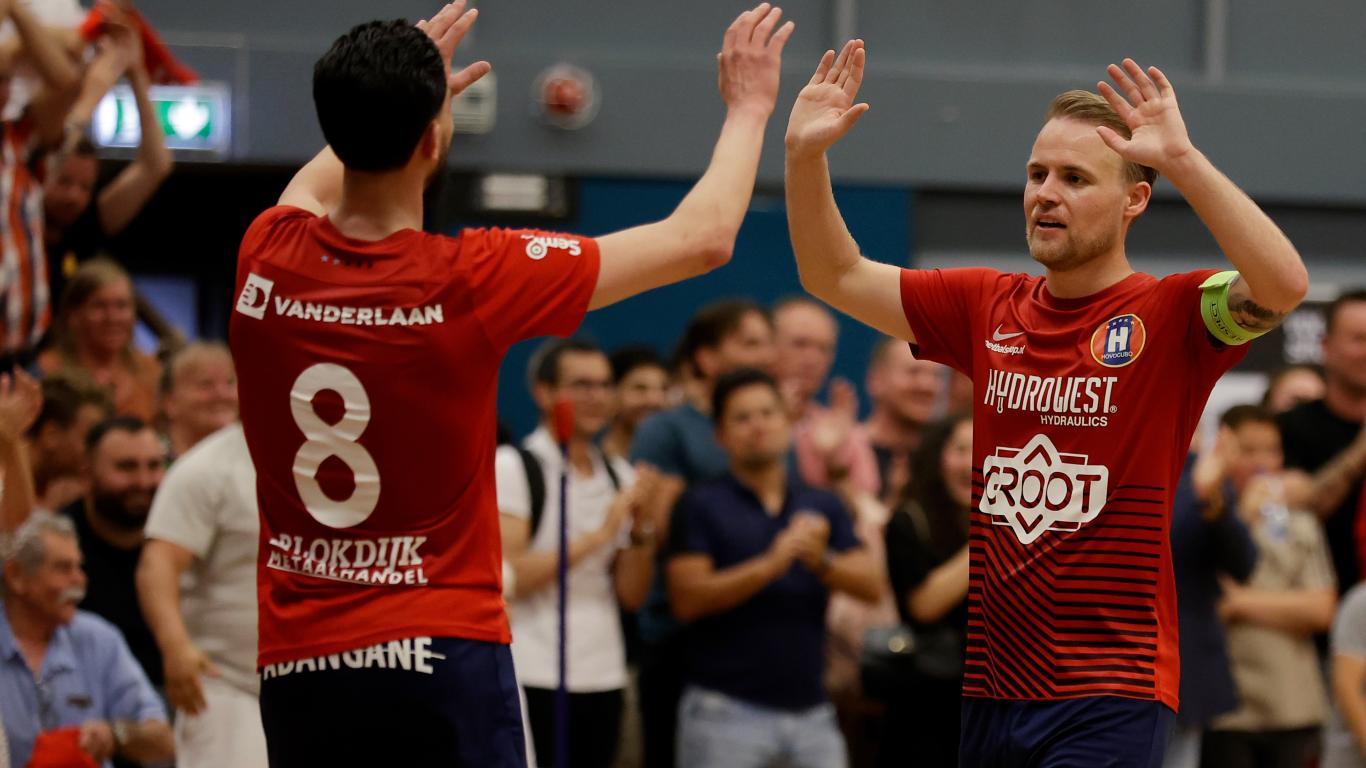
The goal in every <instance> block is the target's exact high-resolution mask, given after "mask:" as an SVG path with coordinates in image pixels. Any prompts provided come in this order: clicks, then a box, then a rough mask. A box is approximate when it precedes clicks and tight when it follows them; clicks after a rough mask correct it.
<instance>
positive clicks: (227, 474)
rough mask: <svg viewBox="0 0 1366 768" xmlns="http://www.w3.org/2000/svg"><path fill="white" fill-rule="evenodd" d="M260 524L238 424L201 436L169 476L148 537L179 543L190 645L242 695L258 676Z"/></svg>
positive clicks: (255, 688)
mask: <svg viewBox="0 0 1366 768" xmlns="http://www.w3.org/2000/svg"><path fill="white" fill-rule="evenodd" d="M260 530H261V523H260V518H259V517H258V512H257V507H256V469H255V467H253V466H252V463H251V455H250V454H248V453H247V441H246V438H245V437H244V436H243V435H242V426H241V425H240V424H233V425H230V426H227V427H224V428H223V429H220V430H219V431H217V432H215V433H213V434H212V435H209V436H208V437H206V438H204V439H203V440H202V441H200V442H199V443H198V444H196V445H195V446H194V447H193V448H191V449H190V450H189V451H188V452H187V453H186V454H185V455H184V456H181V457H180V458H179V459H177V460H176V462H175V463H174V464H172V465H171V468H170V469H169V470H167V471H166V477H165V478H164V479H163V480H162V481H161V487H160V488H159V489H158V490H157V494H156V497H155V498H154V499H153V500H152V510H151V512H150V513H149V514H148V516H147V527H146V532H147V538H149V539H161V540H163V541H168V542H171V543H172V544H178V545H180V546H182V547H184V548H186V549H188V550H190V551H191V552H193V553H194V556H195V562H194V565H192V566H191V567H190V570H189V571H187V572H186V573H185V577H184V578H183V579H182V581H181V585H180V586H181V590H182V592H181V608H182V612H183V615H184V617H185V627H186V629H188V630H189V633H190V639H191V640H193V641H194V643H195V645H197V646H199V648H200V650H202V651H204V653H206V654H208V656H209V658H211V659H213V662H214V663H215V664H217V665H218V667H219V669H221V670H222V672H223V679H224V681H225V682H228V683H230V684H232V685H234V686H237V687H238V688H241V689H242V690H244V691H248V692H250V693H253V694H255V693H256V692H257V691H258V690H259V683H258V681H257V677H256V611H257V601H256V550H257V538H258V536H259V535H260Z"/></svg>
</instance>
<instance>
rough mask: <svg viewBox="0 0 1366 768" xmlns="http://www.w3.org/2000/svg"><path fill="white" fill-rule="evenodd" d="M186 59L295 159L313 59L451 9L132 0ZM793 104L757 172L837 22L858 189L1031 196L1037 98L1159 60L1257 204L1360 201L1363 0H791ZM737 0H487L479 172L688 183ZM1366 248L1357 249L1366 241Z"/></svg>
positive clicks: (776, 138) (279, 153)
mask: <svg viewBox="0 0 1366 768" xmlns="http://www.w3.org/2000/svg"><path fill="white" fill-rule="evenodd" d="M138 5H139V8H141V9H142V11H143V12H144V13H145V14H146V15H147V16H148V17H149V18H150V19H152V20H153V21H154V23H156V24H157V25H158V26H159V27H160V28H161V29H162V30H163V31H165V33H166V36H167V38H168V39H169V40H170V41H171V42H172V43H173V44H175V46H176V50H177V51H178V52H179V53H181V54H183V55H184V56H185V58H186V59H187V60H188V61H190V62H191V63H192V64H193V65H195V66H197V67H199V68H200V69H201V70H202V72H203V73H204V74H205V75H206V76H207V77H210V78H214V79H225V80H229V81H231V82H232V83H233V84H234V86H235V89H236V93H237V94H238V95H237V99H236V104H235V108H236V110H237V116H238V121H237V124H236V125H237V130H238V134H237V137H236V140H235V153H234V154H235V157H234V159H236V160H244V161H267V162H277V161H278V162H297V161H300V160H302V159H304V158H305V157H307V156H308V155H310V154H311V153H312V152H313V151H315V150H316V149H317V148H318V146H319V145H320V142H321V139H320V136H319V134H318V132H317V129H316V127H315V126H314V120H313V115H312V106H311V101H310V99H309V74H310V69H311V65H312V62H313V60H314V59H315V58H316V57H317V56H318V55H319V54H320V53H321V52H322V50H324V49H325V47H326V46H327V44H328V42H329V41H330V40H331V39H332V38H333V37H335V36H336V35H337V34H339V33H340V32H341V31H344V30H345V29H346V28H347V27H348V26H349V25H351V24H353V23H355V22H358V21H363V20H365V19H368V18H371V17H375V16H387V17H397V16H407V17H409V18H417V17H418V16H420V15H425V14H427V13H430V12H431V11H432V10H433V9H434V8H435V6H436V5H437V2H436V0H389V1H388V2H377V0H322V1H320V0H312V1H308V0H230V1H229V2H209V1H208V0H192V1H190V2H187V1H186V0H139V3H138ZM783 6H784V8H785V10H786V11H787V15H788V17H789V18H793V19H795V20H796V21H797V23H798V30H797V33H796V35H795V36H794V38H793V40H792V41H791V43H790V44H789V47H788V53H787V57H786V61H787V72H786V76H785V80H784V95H783V97H782V100H781V101H780V104H779V107H778V112H777V114H776V115H775V118H774V121H773V123H772V125H771V126H770V136H769V143H768V147H767V151H766V155H765V159H764V164H763V175H764V177H765V180H766V181H768V182H773V181H776V180H778V179H779V178H780V174H781V131H782V125H783V122H784V119H785V116H786V112H787V108H788V105H789V104H790V103H791V100H792V98H793V96H794V95H795V92H796V90H797V87H798V85H799V84H800V83H801V82H802V81H804V80H805V79H806V77H807V75H808V74H809V72H810V69H811V67H812V66H814V64H815V62H816V60H817V59H818V58H819V56H820V53H821V51H822V50H824V49H825V48H826V47H828V46H833V45H835V44H836V41H837V38H839V37H841V36H842V35H843V34H848V33H854V34H858V35H861V36H863V37H864V38H865V39H866V40H867V45H868V50H869V68H870V70H869V75H868V78H867V81H866V84H865V89H864V96H865V97H866V99H867V100H868V101H869V102H871V103H872V105H873V110H872V111H871V112H870V113H869V114H868V115H867V116H866V117H865V118H864V120H863V122H862V123H861V124H860V125H859V126H858V128H857V129H856V133H855V135H854V136H853V137H852V138H851V139H850V140H849V141H847V142H846V143H845V145H844V146H841V147H840V148H839V149H838V150H837V152H836V154H835V156H834V158H833V162H834V172H835V174H836V176H837V177H839V178H840V179H842V180H844V181H855V182H885V183H894V184H910V185H923V186H929V187H934V188H942V189H951V190H996V191H999V190H1006V189H1014V188H1017V187H1018V185H1019V183H1020V181H1021V177H1022V175H1023V174H1022V166H1023V161H1024V157H1025V154H1026V152H1027V151H1028V147H1029V144H1030V142H1031V141H1032V139H1033V135H1034V132H1035V131H1036V130H1037V127H1038V123H1039V119H1040V117H1041V112H1042V109H1043V106H1044V105H1045V104H1046V102H1047V100H1048V99H1049V98H1050V97H1051V96H1052V95H1053V94H1055V93H1057V92H1058V91H1060V90H1063V89H1065V88H1070V87H1094V85H1095V82H1096V80H1097V79H1098V78H1099V77H1101V76H1102V75H1103V74H1104V65H1105V64H1106V63H1108V62H1110V61H1113V60H1116V59H1118V58H1120V57H1122V56H1124V55H1132V56H1134V57H1135V58H1137V59H1138V60H1139V61H1140V62H1142V63H1156V64H1158V65H1160V66H1162V67H1163V68H1164V70H1165V71H1166V72H1167V73H1168V75H1169V76H1170V77H1171V79H1172V80H1173V82H1174V84H1175V85H1176V87H1177V90H1178V93H1179V95H1180V98H1181V100H1182V104H1183V107H1184V112H1185V114H1186V117H1187V122H1188V124H1189V126H1190V128H1191V132H1192V135H1193V136H1194V138H1195V140H1196V142H1197V144H1198V145H1200V146H1202V147H1203V148H1204V149H1205V150H1206V151H1207V153H1208V154H1210V155H1211V156H1212V157H1213V158H1214V160H1215V161H1216V163H1218V164H1219V165H1220V166H1221V167H1223V168H1224V169H1225V170H1226V171H1227V172H1228V173H1229V174H1230V175H1231V176H1232V177H1233V178H1234V179H1236V180H1237V181H1239V182H1240V183H1242V184H1243V185H1244V186H1245V187H1246V188H1247V189H1248V190H1249V191H1250V192H1252V193H1253V194H1254V195H1257V196H1259V197H1264V198H1268V199H1274V200H1277V201H1281V202H1286V203H1298V204H1318V203H1332V204H1338V205H1348V206H1357V205H1362V204H1366V181H1363V179H1366V45H1363V44H1362V38H1363V31H1366V4H1363V3H1360V2H1354V1H1353V0H1300V2H1296V3H1293V4H1291V3H1286V2H1282V1H1279V0H1146V2H1144V3H1141V4H1134V3H1120V2H1113V1H1112V0H1012V1H1011V2H1004V0H997V1H996V2H983V1H982V0H916V1H915V2H904V1H899V0H790V1H789V2H784V3H783ZM741 8H742V4H741V3H739V2H725V3H723V2H717V0H705V1H703V2H689V3H680V2H671V3H664V2H658V0H642V1H641V2H635V3H630V2H622V1H621V0H616V1H614V2H607V1H606V0H577V1H576V2H569V1H568V0H502V1H501V2H498V3H484V4H483V6H482V8H481V10H482V12H483V17H482V18H481V19H480V21H479V24H478V27H477V29H476V32H475V36H474V40H473V42H472V44H470V45H468V46H467V48H466V51H465V52H464V54H463V58H465V59H466V60H469V59H471V58H474V57H481V58H488V59H489V60H491V61H492V62H493V63H494V67H495V71H496V72H497V74H498V77H499V80H498V86H499V93H498V109H499V114H498V125H497V128H496V129H495V132H494V134H493V135H490V136H483V137H475V138H465V137H462V139H461V140H460V145H459V146H458V147H457V149H456V151H455V153H454V155H453V157H454V158H455V160H454V161H455V162H456V163H457V164H459V165H462V166H464V167H470V168H488V169H530V170H538V171H564V172H570V173H577V172H585V173H594V174H628V175H651V176H655V175H666V176H667V175H691V174H694V173H696V172H697V171H698V170H699V169H700V168H701V167H702V166H703V164H704V163H705V162H706V159H707V155H708V151H709V149H710V145H711V142H712V139H713V136H714V134H715V131H716V128H717V126H718V124H719V120H720V117H721V114H722V110H721V105H720V100H719V98H718V97H717V95H716V94H715V89H714V76H713V72H714V54H715V52H716V50H717V49H718V47H719V44H720V38H721V32H722V30H723V29H724V27H725V25H726V24H727V23H728V22H729V21H730V19H731V18H732V17H733V15H734V14H735V13H736V12H738V11H739V10H740V9H741ZM560 60H565V61H570V62H574V63H577V64H580V65H583V66H586V67H588V68H589V69H590V70H592V71H593V72H594V73H595V75H596V76H597V77H598V80H599V83H600V85H601V87H602V88H603V91H604V95H605V97H604V103H603V107H602V111H601V112H600V113H599V115H598V117H597V119H596V121H595V122H594V123H593V124H592V125H590V126H589V127H587V128H585V129H583V130H581V131H578V132H575V133H563V132H558V131H555V130H553V129H550V128H547V127H544V126H542V125H540V124H539V123H537V122H536V121H535V120H533V119H532V118H531V117H530V114H529V113H530V98H529V92H530V85H531V82H532V80H533V78H534V77H535V75H536V73H537V72H539V71H540V70H541V69H542V68H543V67H545V66H547V65H549V64H552V63H554V62H556V61H560ZM1357 242H1359V240H1358V241H1357Z"/></svg>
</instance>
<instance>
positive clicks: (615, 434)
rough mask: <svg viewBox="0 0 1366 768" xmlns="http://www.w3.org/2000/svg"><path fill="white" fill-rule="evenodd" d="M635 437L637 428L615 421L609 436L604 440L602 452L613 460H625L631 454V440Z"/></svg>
mask: <svg viewBox="0 0 1366 768" xmlns="http://www.w3.org/2000/svg"><path fill="white" fill-rule="evenodd" d="M633 437H635V427H634V426H632V425H630V424H627V423H626V422H624V421H620V420H618V421H613V422H612V426H611V428H610V429H608V430H607V435H606V436H605V437H603V438H602V443H601V445H602V452H603V453H605V454H607V455H608V456H609V457H611V458H620V459H625V458H627V457H628V456H630V454H631V439H632V438H633Z"/></svg>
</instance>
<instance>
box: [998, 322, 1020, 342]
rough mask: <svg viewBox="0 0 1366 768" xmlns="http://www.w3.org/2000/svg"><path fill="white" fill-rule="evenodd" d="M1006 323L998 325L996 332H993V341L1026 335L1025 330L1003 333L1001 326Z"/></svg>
mask: <svg viewBox="0 0 1366 768" xmlns="http://www.w3.org/2000/svg"><path fill="white" fill-rule="evenodd" d="M1004 325H1005V323H1001V325H998V326H996V331H995V333H992V334H991V340H992V341H1005V340H1006V339H1013V338H1015V337H1016V336H1023V335H1024V331H1016V332H1015V333H1001V327H1002V326H1004Z"/></svg>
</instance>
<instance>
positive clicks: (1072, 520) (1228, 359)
mask: <svg viewBox="0 0 1366 768" xmlns="http://www.w3.org/2000/svg"><path fill="white" fill-rule="evenodd" d="M1213 272H1214V271H1213V270H1206V271H1201V272H1190V273H1186V274H1180V275H1173V276H1171V277H1168V278H1165V279H1162V280H1158V279H1156V278H1154V277H1152V276H1151V275H1145V274H1134V275H1130V276H1129V277H1127V278H1125V279H1124V280H1122V281H1120V282H1119V283H1117V284H1115V285H1113V286H1111V287H1109V288H1107V289H1105V290H1103V291H1101V292H1099V293H1097V294H1094V295H1092V296H1088V297H1085V298H1082V299H1059V298H1055V297H1053V296H1052V295H1051V294H1049V293H1048V290H1047V289H1046V288H1045V286H1044V279H1043V278H1042V277H1033V276H1029V275H1021V274H1002V273H1000V272H996V271H994V270H989V269H957V270H946V271H939V270H933V271H910V270H906V271H903V272H902V276H901V297H902V304H903V306H904V309H905V312H906V319H907V320H908V321H909V323H910V326H911V329H912V331H913V332H914V333H915V338H916V341H917V343H918V347H919V348H918V349H916V350H915V351H916V354H917V356H919V357H922V358H925V359H929V360H936V361H939V362H942V363H945V364H947V365H950V366H952V367H953V368H956V369H958V370H959V371H962V372H963V373H965V374H967V375H969V376H971V377H972V380H973V392H974V394H975V404H974V406H973V446H972V453H973V475H974V477H973V510H972V530H971V536H970V542H969V547H970V551H969V554H970V560H971V576H970V587H969V590H968V628H967V629H968V639H967V664H966V668H965V672H964V680H963V692H964V694H965V695H967V696H977V697H987V698H996V699H1012V700H1023V699H1034V700H1039V699H1065V698H1074V697H1080V696H1096V695H1113V696H1125V697H1131V698H1139V699H1153V700H1157V701H1161V702H1162V703H1163V704H1166V705H1167V706H1169V707H1171V708H1173V709H1175V708H1176V707H1177V698H1178V697H1177V691H1178V682H1179V679H1180V660H1179V656H1178V647H1177V626H1176V623H1177V622H1176V590H1175V584H1174V582H1173V578H1172V563H1171V544H1170V540H1169V532H1170V528H1171V508H1172V498H1173V496H1174V494H1175V490H1176V485H1177V482H1178V479H1179V477H1180V473H1181V468H1182V465H1183V461H1184V459H1185V457H1186V455H1187V452H1188V450H1189V446H1190V440H1191V435H1192V433H1193V432H1194V430H1195V427H1196V425H1197V423H1198V421H1199V419H1200V415H1201V412H1202V411H1203V409H1204V405H1205V401H1206V399H1207V398H1208V397H1209V393H1210V390H1211V389H1213V387H1214V383H1215V382H1216V381H1217V380H1218V379H1219V377H1220V376H1221V375H1223V373H1224V372H1225V371H1227V370H1228V369H1229V368H1230V367H1232V366H1233V365H1234V364H1235V363H1236V362H1238V361H1239V360H1240V359H1242V357H1243V355H1244V354H1246V347H1229V346H1225V345H1224V344H1222V343H1221V342H1218V341H1216V340H1215V339H1214V338H1213V337H1212V336H1211V335H1210V334H1209V332H1208V331H1206V330H1205V326H1204V321H1203V320H1202V319H1201V317H1200V307H1199V303H1200V290H1199V285H1200V283H1201V281H1203V280H1204V279H1205V278H1206V277H1208V276H1209V275H1211V274H1213Z"/></svg>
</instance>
